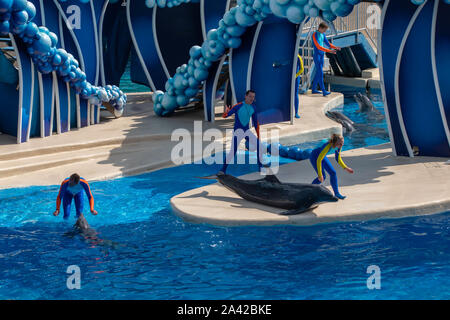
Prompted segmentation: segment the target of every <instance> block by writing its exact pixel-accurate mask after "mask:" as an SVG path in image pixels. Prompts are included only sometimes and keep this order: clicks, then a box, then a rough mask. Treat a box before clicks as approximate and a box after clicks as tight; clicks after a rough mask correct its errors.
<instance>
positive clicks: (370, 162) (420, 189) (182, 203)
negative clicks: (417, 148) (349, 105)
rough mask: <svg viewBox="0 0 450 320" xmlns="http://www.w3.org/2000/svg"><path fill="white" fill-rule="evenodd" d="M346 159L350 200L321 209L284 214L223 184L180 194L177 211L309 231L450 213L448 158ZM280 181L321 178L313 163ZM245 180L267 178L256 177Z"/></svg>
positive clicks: (206, 219)
mask: <svg viewBox="0 0 450 320" xmlns="http://www.w3.org/2000/svg"><path fill="white" fill-rule="evenodd" d="M343 159H344V161H345V162H346V163H347V165H349V166H350V167H352V168H353V169H354V170H355V174H353V175H351V174H348V173H346V172H344V171H343V170H339V169H338V178H339V184H340V191H341V193H342V194H344V195H347V199H345V200H343V201H339V202H335V203H324V204H321V205H320V206H319V207H317V208H315V209H313V210H312V211H309V212H306V213H303V214H299V215H293V216H284V215H280V214H279V213H281V212H283V211H285V210H283V209H277V208H273V207H268V206H265V205H260V204H256V203H253V202H250V201H247V200H244V199H242V198H240V197H239V196H238V195H236V194H235V193H233V192H232V191H229V190H228V189H226V188H225V187H223V186H221V185H219V184H218V183H215V184H212V185H208V186H205V187H202V188H198V189H195V190H190V191H187V192H185V193H183V194H180V195H177V196H175V197H173V198H172V199H171V206H172V208H173V211H174V212H175V213H176V214H177V215H179V216H180V217H182V218H183V219H184V220H186V221H189V222H193V223H209V224H213V225H220V226H244V225H257V226H271V225H303V226H306V225H314V224H319V223H328V222H338V221H359V220H372V219H378V218H400V217H405V216H415V215H426V214H435V213H442V212H445V211H448V210H450V179H449V178H448V177H450V165H449V164H446V161H447V159H444V158H427V157H416V158H406V157H394V156H393V154H392V150H391V148H390V145H388V144H385V145H380V146H375V147H367V148H362V149H355V150H350V151H345V152H343ZM330 160H332V161H333V162H334V159H331V157H330ZM277 177H278V178H279V179H280V181H281V182H294V183H298V182H300V183H310V182H311V181H312V180H313V179H314V178H315V175H314V170H313V169H312V167H311V164H310V163H309V161H301V162H295V163H291V164H287V165H283V166H281V167H280V171H279V173H278V174H277ZM242 178H244V179H252V180H253V179H258V178H261V176H260V174H259V173H253V174H249V175H246V176H243V177H242ZM325 185H327V186H328V187H329V185H328V184H325Z"/></svg>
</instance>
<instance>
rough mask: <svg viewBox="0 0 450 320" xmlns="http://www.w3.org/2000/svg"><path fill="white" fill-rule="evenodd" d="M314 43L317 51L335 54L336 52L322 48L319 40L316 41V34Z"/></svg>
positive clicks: (314, 34)
mask: <svg viewBox="0 0 450 320" xmlns="http://www.w3.org/2000/svg"><path fill="white" fill-rule="evenodd" d="M312 37H313V42H314V45H315V46H316V48H317V49H319V50H320V51H323V52H328V53H335V51H333V50H330V49H327V48H324V47H322V46H321V45H320V44H319V42H317V39H316V33H315V32H314V33H313V36H312ZM324 38H325V39H326V37H324Z"/></svg>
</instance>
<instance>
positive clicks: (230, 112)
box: [222, 102, 242, 118]
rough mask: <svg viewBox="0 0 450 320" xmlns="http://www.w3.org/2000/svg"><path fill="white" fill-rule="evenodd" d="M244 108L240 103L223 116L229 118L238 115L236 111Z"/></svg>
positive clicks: (228, 109)
mask: <svg viewBox="0 0 450 320" xmlns="http://www.w3.org/2000/svg"><path fill="white" fill-rule="evenodd" d="M241 106H242V102H239V103H238V104H235V105H234V106H233V107H231V108H227V111H225V112H224V113H223V115H222V118H228V117H229V116H231V115H233V114H235V113H236V111H238V110H239V108H240V107H241Z"/></svg>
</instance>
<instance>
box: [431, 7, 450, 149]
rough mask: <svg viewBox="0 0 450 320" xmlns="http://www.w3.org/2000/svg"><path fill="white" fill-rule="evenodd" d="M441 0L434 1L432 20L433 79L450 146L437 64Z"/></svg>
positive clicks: (449, 134)
mask: <svg viewBox="0 0 450 320" xmlns="http://www.w3.org/2000/svg"><path fill="white" fill-rule="evenodd" d="M439 1H440V0H435V1H434V9H433V20H432V22H431V66H432V68H433V80H434V86H435V89H436V97H437V100H438V105H439V111H440V112H441V118H442V124H443V125H444V131H445V135H446V136H447V142H448V145H449V147H450V130H449V128H448V124H447V116H446V115H445V109H444V102H443V101H442V93H441V87H440V86H439V77H438V73H437V66H436V24H437V15H438V8H439Z"/></svg>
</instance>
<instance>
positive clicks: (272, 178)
mask: <svg viewBox="0 0 450 320" xmlns="http://www.w3.org/2000/svg"><path fill="white" fill-rule="evenodd" d="M264 180H267V181H269V182H272V183H281V181H280V180H278V178H277V177H276V176H275V175H274V174H271V175H270V176H266V177H265V178H264Z"/></svg>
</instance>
